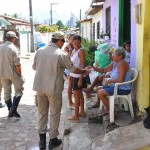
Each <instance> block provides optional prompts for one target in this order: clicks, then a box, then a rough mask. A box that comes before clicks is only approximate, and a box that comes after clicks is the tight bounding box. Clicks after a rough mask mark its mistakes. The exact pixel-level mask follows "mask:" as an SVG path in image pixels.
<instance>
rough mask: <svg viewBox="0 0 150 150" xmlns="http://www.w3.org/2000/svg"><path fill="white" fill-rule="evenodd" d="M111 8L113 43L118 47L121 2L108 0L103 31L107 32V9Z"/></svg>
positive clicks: (104, 7)
mask: <svg viewBox="0 0 150 150" xmlns="http://www.w3.org/2000/svg"><path fill="white" fill-rule="evenodd" d="M110 6H111V39H110V40H111V41H110V42H111V43H112V44H113V45H114V46H118V30H119V2H118V0H106V1H105V3H104V5H103V22H104V24H103V30H104V33H105V32H106V28H105V26H106V24H105V23H106V8H108V7H110Z"/></svg>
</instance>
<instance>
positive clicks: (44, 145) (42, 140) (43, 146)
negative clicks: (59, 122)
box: [39, 133, 46, 150]
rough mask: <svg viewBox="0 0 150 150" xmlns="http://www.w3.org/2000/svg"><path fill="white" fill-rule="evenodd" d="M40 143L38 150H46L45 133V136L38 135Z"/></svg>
mask: <svg viewBox="0 0 150 150" xmlns="http://www.w3.org/2000/svg"><path fill="white" fill-rule="evenodd" d="M39 137H40V141H39V148H40V150H42V149H46V133H45V134H39Z"/></svg>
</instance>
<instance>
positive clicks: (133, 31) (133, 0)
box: [131, 0, 137, 67]
mask: <svg viewBox="0 0 150 150" xmlns="http://www.w3.org/2000/svg"><path fill="white" fill-rule="evenodd" d="M136 3H137V0H131V66H132V67H135V66H136V22H135V20H134V16H133V9H134V6H135V5H136Z"/></svg>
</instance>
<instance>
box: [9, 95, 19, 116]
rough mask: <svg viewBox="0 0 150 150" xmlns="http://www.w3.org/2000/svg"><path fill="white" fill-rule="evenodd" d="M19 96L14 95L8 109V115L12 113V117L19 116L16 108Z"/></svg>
mask: <svg viewBox="0 0 150 150" xmlns="http://www.w3.org/2000/svg"><path fill="white" fill-rule="evenodd" d="M21 97H22V96H17V97H16V96H14V98H13V103H12V106H11V108H10V111H9V115H13V116H14V117H17V118H20V115H19V114H18V112H17V108H18V105H19V102H20V99H21Z"/></svg>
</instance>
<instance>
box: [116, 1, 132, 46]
mask: <svg viewBox="0 0 150 150" xmlns="http://www.w3.org/2000/svg"><path fill="white" fill-rule="evenodd" d="M130 39H131V0H119V41H118V42H119V45H120V46H122V45H123V43H124V42H125V41H126V40H130Z"/></svg>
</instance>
